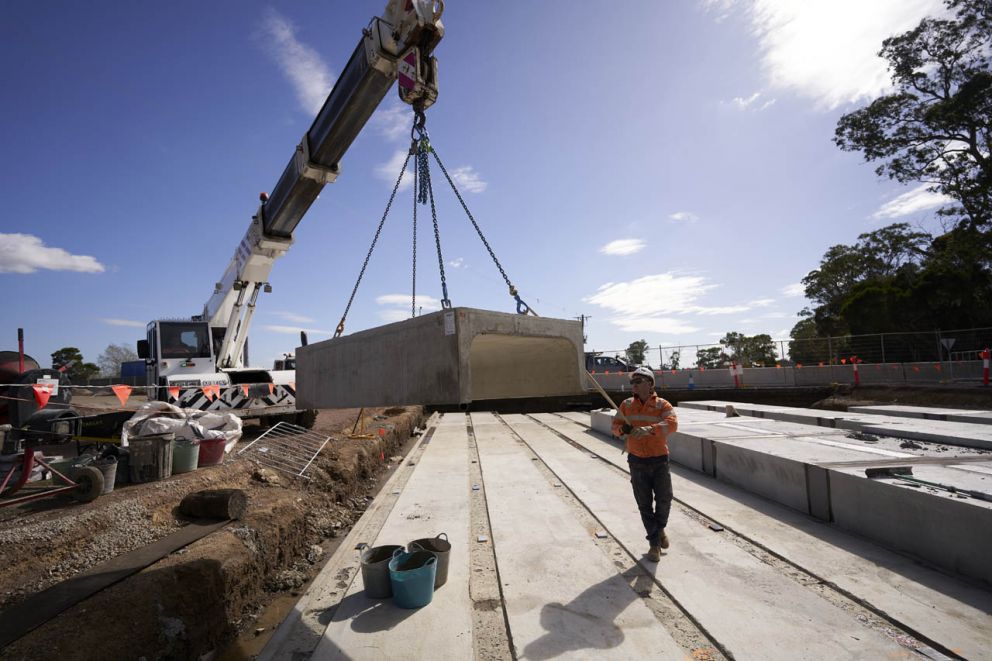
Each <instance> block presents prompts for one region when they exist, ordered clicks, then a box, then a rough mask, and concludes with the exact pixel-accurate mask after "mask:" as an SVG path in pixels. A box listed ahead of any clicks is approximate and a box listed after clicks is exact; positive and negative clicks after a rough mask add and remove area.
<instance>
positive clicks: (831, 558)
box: [535, 414, 992, 659]
mask: <svg viewBox="0 0 992 661" xmlns="http://www.w3.org/2000/svg"><path fill="white" fill-rule="evenodd" d="M535 417H536V418H538V419H539V420H541V421H542V422H544V423H546V424H548V425H549V426H551V427H552V428H553V429H555V430H556V431H557V432H559V433H561V434H563V435H565V436H567V437H568V438H569V439H571V440H572V441H574V442H576V443H578V444H580V445H581V446H583V447H584V448H586V449H588V450H590V451H593V452H597V453H599V454H600V455H601V456H602V457H603V458H604V459H605V460H606V461H608V462H610V463H612V464H614V465H615V466H617V467H619V468H621V469H626V460H625V459H623V458H621V457H620V454H619V453H618V452H616V450H615V447H616V446H615V444H614V443H613V442H612V441H610V440H608V439H607V438H605V437H603V436H601V435H599V434H595V433H593V432H591V431H589V430H588V429H587V428H586V426H585V425H582V424H581V421H579V420H574V419H573V422H574V424H573V422H568V421H564V420H562V418H561V416H556V415H549V414H539V415H537V416H535ZM672 472H673V475H672V482H673V488H674V491H675V495H676V498H678V499H680V500H682V501H683V502H686V503H688V504H690V505H691V506H692V507H693V508H694V509H696V510H698V511H700V512H703V513H705V515H706V516H707V517H709V518H710V519H712V520H713V521H716V522H717V523H720V524H721V525H723V526H724V527H727V528H729V529H732V530H734V531H735V532H736V533H738V534H741V535H744V536H746V537H747V538H748V539H751V540H754V541H755V542H756V543H758V544H760V545H761V546H763V547H764V548H767V549H768V550H770V551H771V552H773V553H775V554H776V555H778V556H780V557H783V558H785V559H787V560H789V561H791V562H794V563H795V564H796V565H799V566H802V567H804V568H806V569H807V570H808V571H810V572H812V573H813V574H814V575H816V576H819V577H821V579H823V580H824V581H829V582H830V583H831V584H833V585H836V586H837V587H839V588H840V589H842V590H844V591H846V592H847V593H849V594H851V595H852V596H853V597H854V598H856V599H859V600H861V601H863V602H866V603H868V604H870V605H871V606H872V607H874V608H875V609H876V610H878V611H880V612H884V613H887V614H888V615H889V616H891V617H893V618H894V619H896V620H897V621H900V622H903V623H905V624H906V625H908V626H909V627H911V628H912V629H914V630H915V631H918V632H919V633H920V634H921V635H923V636H925V637H927V638H929V639H930V640H931V641H934V642H936V643H939V644H940V645H941V646H943V647H944V648H946V649H951V650H955V651H956V652H957V653H959V654H960V655H961V656H963V657H965V658H968V659H989V658H992V615H990V614H992V593H990V592H989V591H987V590H983V589H980V588H978V587H976V586H975V585H972V584H969V583H967V582H965V581H962V580H960V579H957V578H954V577H951V576H948V575H946V574H944V573H942V572H938V571H935V570H933V569H929V568H927V567H925V566H923V565H921V564H920V563H919V562H916V561H915V560H913V559H911V558H909V557H907V556H904V555H901V554H897V553H893V552H891V551H888V550H886V549H884V548H882V547H880V546H878V545H876V544H872V543H870V542H868V541H866V540H864V539H861V538H859V537H855V536H852V535H850V534H848V533H846V532H844V531H842V530H838V529H837V528H835V527H832V526H829V525H825V524H823V523H820V522H817V521H816V520H814V519H812V518H810V517H809V516H806V515H803V514H800V513H799V512H796V511H794V510H791V509H789V508H786V507H783V506H782V505H779V504H776V503H773V502H770V501H768V500H765V499H764V498H761V497H758V496H755V495H751V494H749V493H747V492H746V491H743V490H741V489H739V488H737V487H734V486H730V485H726V484H721V483H719V482H717V481H715V480H712V479H710V478H708V477H706V476H703V475H698V474H693V473H691V472H689V471H687V470H685V469H682V468H680V467H675V468H674V469H673V471H672ZM673 548H676V547H673ZM666 561H667V558H666Z"/></svg>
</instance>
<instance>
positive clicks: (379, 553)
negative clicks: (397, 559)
mask: <svg viewBox="0 0 992 661" xmlns="http://www.w3.org/2000/svg"><path fill="white" fill-rule="evenodd" d="M358 549H359V550H360V551H361V552H362V583H364V584H365V596H367V597H371V598H372V599H385V598H387V597H391V596H392V595H393V590H392V585H391V583H390V580H389V561H390V560H392V559H393V556H394V555H396V554H397V553H399V552H401V551H403V547H402V546H396V545H391V546H373V547H371V548H370V547H369V545H368V544H359V545H358Z"/></svg>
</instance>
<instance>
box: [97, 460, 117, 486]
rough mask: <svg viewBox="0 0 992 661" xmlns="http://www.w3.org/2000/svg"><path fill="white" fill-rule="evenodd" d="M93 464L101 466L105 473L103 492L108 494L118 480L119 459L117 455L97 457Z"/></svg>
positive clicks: (101, 470)
mask: <svg viewBox="0 0 992 661" xmlns="http://www.w3.org/2000/svg"><path fill="white" fill-rule="evenodd" d="M92 465H93V466H96V467H97V468H99V469H100V472H101V473H103V491H102V493H104V494H108V493H110V492H111V491H113V490H114V484H115V483H116V482H117V459H116V458H115V457H104V458H103V459H97V460H96V461H94V462H93V464H92Z"/></svg>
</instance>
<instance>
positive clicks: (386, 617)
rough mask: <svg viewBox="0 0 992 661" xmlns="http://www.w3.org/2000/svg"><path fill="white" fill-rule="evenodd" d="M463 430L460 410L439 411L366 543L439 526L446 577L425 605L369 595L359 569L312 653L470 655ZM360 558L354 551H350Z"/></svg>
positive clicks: (393, 540)
mask: <svg viewBox="0 0 992 661" xmlns="http://www.w3.org/2000/svg"><path fill="white" fill-rule="evenodd" d="M468 463H469V459H468V434H467V431H466V428H465V421H464V419H463V418H462V417H461V416H454V417H452V418H448V417H445V418H444V419H443V420H442V422H441V423H440V424H439V425H438V428H437V431H436V432H435V433H434V435H433V437H432V438H431V439H430V442H429V445H428V446H427V448H426V450H425V451H424V453H423V455H422V456H421V457H420V461H419V464H418V466H417V470H416V471H415V472H414V473H413V475H412V476H411V477H410V480H409V481H408V482H407V484H406V486H405V488H404V489H403V493H402V494H401V495H400V498H399V500H398V501H397V503H396V505H395V506H394V508H393V510H392V512H391V513H390V516H389V518H388V519H387V520H386V523H385V525H384V526H383V528H382V529H381V530H380V531H379V534H378V536H377V537H376V539H375V541H374V542H372V543H370V544H369V545H370V546H381V545H386V544H398V545H403V546H405V545H407V544H408V543H409V542H411V541H413V540H415V539H420V538H424V537H434V536H436V535H437V534H438V533H441V532H445V533H447V534H448V538H449V540H450V542H451V552H450V556H449V569H448V581H447V583H445V585H443V586H441V587H440V588H438V589H437V590H436V591H435V593H434V599H433V601H432V602H431V603H430V604H428V605H427V606H425V607H423V608H419V609H416V610H408V609H405V608H399V607H397V606H396V605H395V604H394V603H393V601H392V600H391V599H384V600H383V599H370V598H369V597H367V596H366V595H365V593H364V591H363V590H364V583H363V582H362V575H361V572H358V574H357V576H356V578H355V581H354V582H353V583H352V585H351V588H350V589H349V590H348V594H347V596H346V597H345V598H344V599H343V600H342V601H341V603H340V605H339V606H338V609H337V612H335V614H334V617H333V619H332V620H331V622H330V623H329V624H328V626H327V629H326V630H325V631H324V635H323V637H322V639H321V641H320V644H319V645H318V646H317V649H316V651H315V652H314V655H313V658H314V659H375V660H378V659H428V658H442V659H470V658H472V655H473V643H472V602H471V599H470V598H469V590H468V583H469V544H471V543H474V542H471V541H470V540H469V493H470V492H471V485H470V484H469V483H468V468H467V467H468ZM353 553H355V555H356V562H358V557H357V555H358V553H357V551H353Z"/></svg>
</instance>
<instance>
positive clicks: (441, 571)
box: [407, 533, 451, 590]
mask: <svg viewBox="0 0 992 661" xmlns="http://www.w3.org/2000/svg"><path fill="white" fill-rule="evenodd" d="M442 536H444V539H441V537H442ZM407 548H408V549H409V550H411V551H430V552H431V553H433V554H434V555H436V556H437V574H436V576H435V578H434V589H435V590H436V589H438V588H439V587H441V586H442V585H444V584H445V583H446V582H447V581H448V558H449V557H450V555H451V542H449V541H448V534H447V533H441V534H440V535H438V536H437V537H425V538H424V539H415V540H413V541H412V542H410V543H409V544H407Z"/></svg>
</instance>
